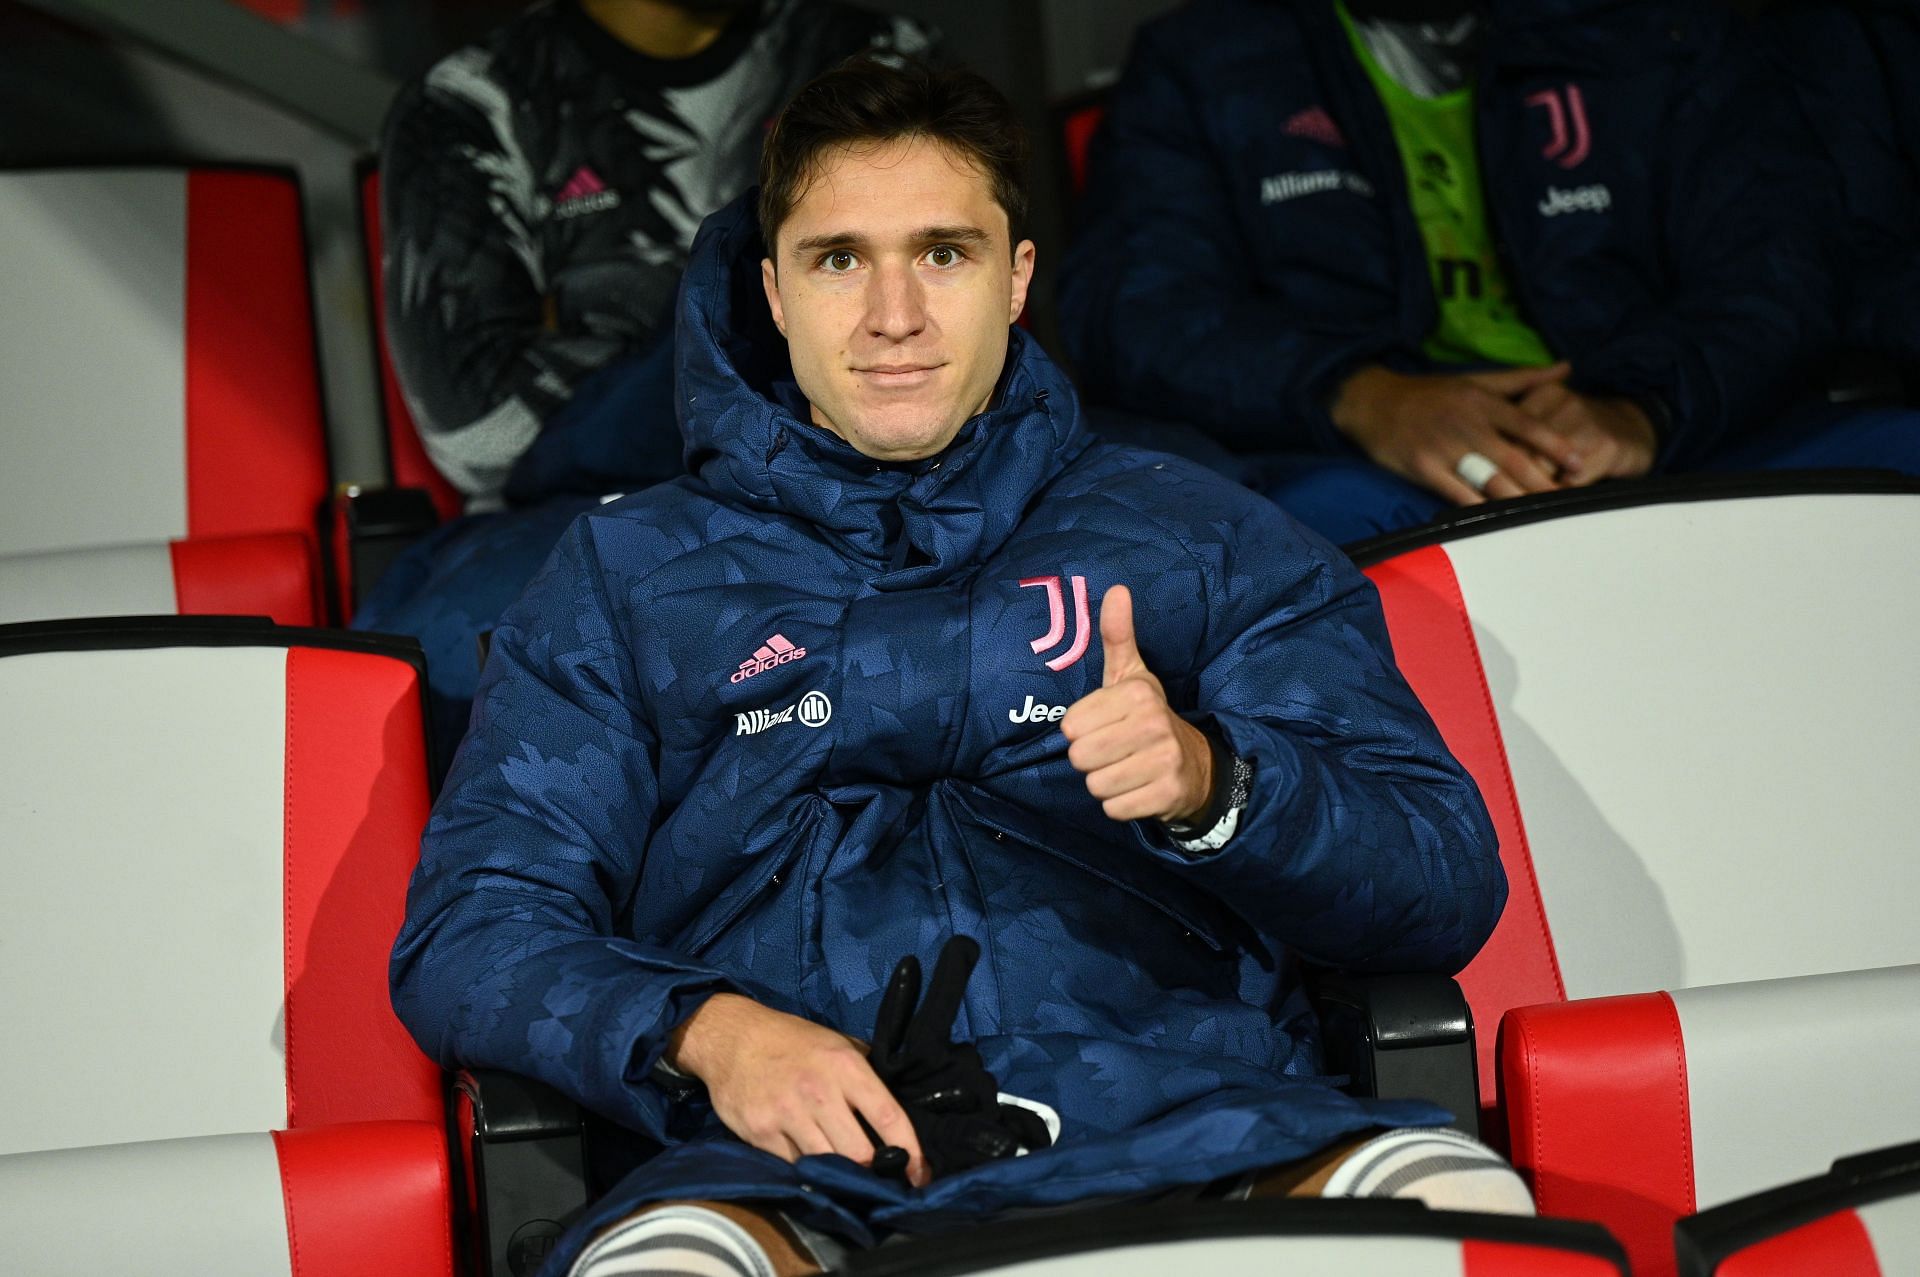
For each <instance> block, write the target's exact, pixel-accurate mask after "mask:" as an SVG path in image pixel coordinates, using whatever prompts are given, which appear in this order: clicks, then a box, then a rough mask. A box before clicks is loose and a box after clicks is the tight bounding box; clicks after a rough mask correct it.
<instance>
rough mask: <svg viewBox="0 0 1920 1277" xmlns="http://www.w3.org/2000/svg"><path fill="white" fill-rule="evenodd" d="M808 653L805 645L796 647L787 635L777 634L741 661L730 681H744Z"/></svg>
mask: <svg viewBox="0 0 1920 1277" xmlns="http://www.w3.org/2000/svg"><path fill="white" fill-rule="evenodd" d="M806 654H807V649H806V648H804V647H795V646H794V645H793V644H791V643H789V642H788V641H787V639H786V636H785V635H782V634H776V635H774V636H773V637H772V638H770V639H768V640H767V641H766V643H765V644H763V645H762V646H760V647H758V648H756V649H754V653H753V655H752V656H749V657H748V658H747V659H746V660H744V661H742V662H740V668H739V669H737V670H735V671H734V672H733V675H732V677H730V678H729V679H728V680H727V681H728V682H729V683H744V682H746V681H747V680H748V679H750V678H752V677H753V676H754V675H755V674H764V673H766V672H767V671H768V670H770V669H772V668H773V667H774V666H776V665H785V664H787V663H788V662H789V661H797V660H799V659H800V658H801V657H803V656H805V655H806Z"/></svg>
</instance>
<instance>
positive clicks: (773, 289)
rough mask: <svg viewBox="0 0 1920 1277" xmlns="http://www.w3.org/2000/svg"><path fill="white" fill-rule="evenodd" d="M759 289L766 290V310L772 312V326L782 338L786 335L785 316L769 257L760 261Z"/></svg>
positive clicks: (777, 283) (777, 278) (771, 261)
mask: <svg viewBox="0 0 1920 1277" xmlns="http://www.w3.org/2000/svg"><path fill="white" fill-rule="evenodd" d="M760 287H762V288H764V289H766V290H767V309H768V310H770V311H772V312H773V326H774V327H775V328H778V329H779V330H780V335H781V336H782V337H785V336H786V335H787V314H786V311H785V310H784V309H782V308H781V305H780V280H779V277H778V276H777V275H775V274H774V272H773V259H772V258H771V257H762V258H761V259H760Z"/></svg>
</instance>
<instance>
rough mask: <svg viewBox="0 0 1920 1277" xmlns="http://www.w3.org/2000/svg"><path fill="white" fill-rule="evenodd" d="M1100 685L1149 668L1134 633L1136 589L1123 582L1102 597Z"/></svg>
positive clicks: (1112, 682)
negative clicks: (1142, 657)
mask: <svg viewBox="0 0 1920 1277" xmlns="http://www.w3.org/2000/svg"><path fill="white" fill-rule="evenodd" d="M1100 653H1101V656H1100V660H1101V665H1100V686H1102V687H1112V686H1113V685H1114V684H1115V683H1118V682H1119V681H1120V680H1121V679H1124V678H1127V677H1129V676H1130V675H1132V674H1135V673H1137V672H1139V671H1140V670H1144V669H1146V667H1147V665H1146V662H1145V661H1143V660H1141V659H1140V647H1139V645H1138V644H1137V643H1135V642H1134V637H1133V591H1132V590H1129V589H1128V588H1127V587H1126V586H1124V585H1116V586H1114V587H1113V588H1111V589H1109V590H1108V591H1107V592H1106V594H1105V595H1104V596H1103V597H1102V598H1101V600H1100Z"/></svg>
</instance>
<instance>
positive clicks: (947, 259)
mask: <svg viewBox="0 0 1920 1277" xmlns="http://www.w3.org/2000/svg"><path fill="white" fill-rule="evenodd" d="M927 260H928V261H929V262H932V263H933V264H934V265H935V266H952V265H955V264H956V263H958V262H959V260H960V250H959V249H957V248H955V247H954V246H953V245H951V244H940V245H937V246H936V247H935V248H934V249H933V250H932V251H931V252H929V253H928V254H927Z"/></svg>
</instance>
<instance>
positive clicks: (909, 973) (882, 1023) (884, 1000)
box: [867, 953, 920, 1071]
mask: <svg viewBox="0 0 1920 1277" xmlns="http://www.w3.org/2000/svg"><path fill="white" fill-rule="evenodd" d="M919 1000H920V959H918V958H916V957H914V956H913V955H912V954H911V953H909V954H908V955H907V956H906V957H904V958H902V959H900V961H899V962H897V963H895V964H894V967H893V976H892V978H890V979H889V980H888V981H887V991H886V993H885V994H884V995H883V996H882V997H881V999H880V1010H879V1013H878V1014H876V1015H875V1016H874V1020H873V1045H872V1047H871V1048H870V1049H869V1050H868V1052H867V1058H868V1059H869V1060H870V1061H872V1062H873V1064H874V1065H875V1066H876V1067H879V1068H881V1069H882V1070H883V1071H884V1070H885V1069H886V1068H887V1067H889V1066H891V1065H893V1064H894V1063H896V1062H898V1061H899V1059H900V1057H901V1055H902V1054H904V1052H905V1050H906V1044H907V1029H908V1027H909V1025H910V1024H911V1023H912V1019H913V1006H914V1003H916V1002H918V1001H919Z"/></svg>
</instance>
